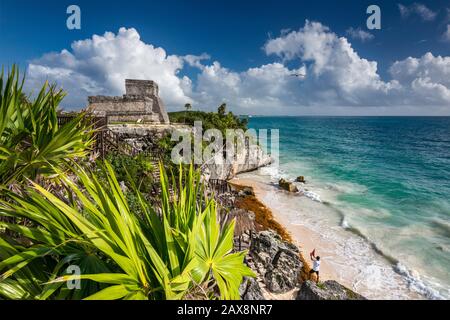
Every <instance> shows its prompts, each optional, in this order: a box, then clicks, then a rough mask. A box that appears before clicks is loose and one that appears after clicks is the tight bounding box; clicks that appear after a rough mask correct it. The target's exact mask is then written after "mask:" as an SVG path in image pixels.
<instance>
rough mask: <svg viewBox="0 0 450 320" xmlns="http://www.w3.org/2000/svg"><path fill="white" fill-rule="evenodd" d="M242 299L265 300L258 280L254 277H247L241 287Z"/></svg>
mask: <svg viewBox="0 0 450 320" xmlns="http://www.w3.org/2000/svg"><path fill="white" fill-rule="evenodd" d="M239 293H240V295H241V299H242V300H264V296H263V293H262V291H261V288H260V287H259V284H258V282H257V281H256V279H254V278H245V279H244V281H243V282H242V284H241V286H240V287H239Z"/></svg>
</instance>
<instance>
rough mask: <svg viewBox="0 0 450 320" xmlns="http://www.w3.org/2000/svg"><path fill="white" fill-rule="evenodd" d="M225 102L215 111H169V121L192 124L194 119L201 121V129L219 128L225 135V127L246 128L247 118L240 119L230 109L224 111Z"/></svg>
mask: <svg viewBox="0 0 450 320" xmlns="http://www.w3.org/2000/svg"><path fill="white" fill-rule="evenodd" d="M226 107H227V106H226V104H225V103H224V104H222V105H220V106H219V108H218V109H217V112H204V111H189V110H190V108H192V107H190V108H189V109H188V108H186V110H187V111H179V112H169V118H170V121H171V122H175V123H186V124H188V125H194V122H195V121H202V125H203V130H208V129H219V130H220V131H221V132H222V134H223V135H224V136H225V131H226V129H242V130H244V131H245V130H247V119H240V118H239V117H238V116H236V115H234V114H233V113H232V112H231V111H230V112H228V113H227V112H226Z"/></svg>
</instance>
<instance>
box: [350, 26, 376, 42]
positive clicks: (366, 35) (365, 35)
mask: <svg viewBox="0 0 450 320" xmlns="http://www.w3.org/2000/svg"><path fill="white" fill-rule="evenodd" d="M346 33H347V34H348V35H349V36H350V37H351V38H352V39H357V40H361V41H362V42H366V41H370V40H372V39H373V38H375V36H374V35H373V34H371V33H370V32H367V31H364V30H362V29H361V28H356V29H355V28H353V27H350V28H348V29H347V31H346Z"/></svg>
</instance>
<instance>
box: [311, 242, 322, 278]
mask: <svg viewBox="0 0 450 320" xmlns="http://www.w3.org/2000/svg"><path fill="white" fill-rule="evenodd" d="M315 252H316V249H314V250H313V251H312V252H311V253H310V254H309V256H310V257H311V260H312V261H313V267H312V269H311V270H310V271H309V277H310V278H311V274H313V273H315V274H316V275H317V280H316V283H319V270H320V257H319V256H315V255H316V254H315Z"/></svg>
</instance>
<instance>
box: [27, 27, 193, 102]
mask: <svg viewBox="0 0 450 320" xmlns="http://www.w3.org/2000/svg"><path fill="white" fill-rule="evenodd" d="M71 49H72V50H71V51H68V50H62V51H61V52H59V53H49V54H46V55H44V56H43V57H41V58H39V59H36V60H33V61H31V63H30V64H29V68H28V74H27V84H28V86H29V87H30V88H36V87H39V84H41V83H42V82H43V80H45V79H49V80H50V81H51V82H56V83H57V84H58V85H60V86H62V87H63V88H64V89H67V91H68V92H69V94H68V96H67V97H66V99H65V101H64V103H65V105H66V106H68V107H71V108H80V107H84V106H85V105H86V102H87V100H86V97H87V96H88V95H100V94H104V95H121V94H123V92H124V89H125V88H124V86H125V84H124V79H125V78H132V79H152V80H155V81H156V82H158V84H159V87H160V91H161V95H162V96H163V98H164V99H165V100H166V101H167V103H168V104H184V103H186V102H190V101H191V99H190V98H189V97H188V96H187V95H186V93H187V92H189V91H190V86H191V82H190V79H188V78H187V77H179V76H178V72H179V71H180V70H181V69H182V68H183V64H184V60H188V59H189V58H188V59H184V58H183V57H180V56H176V55H167V54H166V51H165V50H164V49H163V48H158V47H154V46H153V45H150V44H146V43H144V42H143V41H142V40H141V39H140V36H139V34H138V32H137V31H136V30H135V29H133V28H130V29H126V28H120V30H119V32H118V33H117V34H114V33H111V32H106V33H105V34H104V35H103V36H98V35H94V36H92V38H90V39H86V40H80V41H76V42H74V43H73V44H72V46H71ZM192 59H193V58H192Z"/></svg>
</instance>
